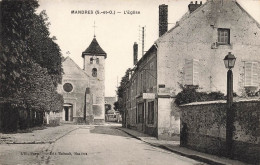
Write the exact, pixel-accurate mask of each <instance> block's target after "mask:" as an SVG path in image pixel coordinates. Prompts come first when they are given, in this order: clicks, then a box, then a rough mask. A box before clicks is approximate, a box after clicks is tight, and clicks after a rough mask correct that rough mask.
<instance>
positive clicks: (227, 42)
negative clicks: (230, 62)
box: [123, 0, 260, 139]
mask: <svg viewBox="0 0 260 165" xmlns="http://www.w3.org/2000/svg"><path fill="white" fill-rule="evenodd" d="M188 9H189V10H188V12H187V13H186V14H185V15H184V16H183V17H182V18H181V19H180V20H179V21H178V22H176V24H175V26H174V27H173V28H171V29H170V30H168V31H167V28H166V27H164V26H167V24H168V23H167V15H166V14H167V13H168V11H167V10H168V9H167V5H160V6H159V25H160V26H159V35H160V36H159V38H158V39H157V40H156V41H155V44H154V45H152V46H151V48H150V49H149V50H148V51H147V52H146V53H145V54H144V56H143V57H142V58H141V59H140V60H139V61H138V62H136V63H134V67H133V68H132V71H131V77H130V79H129V82H128V84H127V85H126V86H125V94H126V96H125V98H124V100H125V109H126V111H125V114H124V117H123V119H124V121H123V125H125V126H126V127H131V128H134V129H137V130H140V131H142V132H145V133H148V134H151V135H154V136H157V137H158V138H160V139H176V138H178V136H179V132H180V118H179V111H180V110H179V108H178V107H177V105H175V103H174V101H175V97H176V95H177V94H178V93H179V92H181V88H180V85H198V86H199V89H200V90H201V91H204V92H208V93H210V92H213V91H220V92H222V93H226V72H227V70H226V68H225V66H224V62H223V59H224V57H225V56H226V55H227V54H228V53H229V52H232V54H234V55H235V56H236V58H237V59H236V65H235V68H233V74H234V75H233V77H234V91H235V92H236V93H237V94H238V95H240V96H242V95H245V94H246V93H257V92H258V91H259V83H260V72H259V62H260V56H259V52H260V37H259V34H260V29H259V28H260V25H259V24H258V23H257V22H256V21H255V20H254V19H253V18H252V17H251V16H250V15H249V14H248V13H247V12H246V11H245V10H244V9H243V8H242V7H241V6H240V5H239V4H238V2H236V1H229V0H208V1H207V2H206V3H204V4H202V3H197V2H195V3H193V2H191V3H190V4H189V5H188ZM134 47H135V46H134ZM134 50H135V48H134ZM134 56H135V55H134ZM134 59H136V58H135V57H134Z"/></svg>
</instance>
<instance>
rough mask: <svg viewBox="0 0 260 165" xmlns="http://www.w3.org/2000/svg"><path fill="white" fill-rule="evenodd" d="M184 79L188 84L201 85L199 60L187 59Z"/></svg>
mask: <svg viewBox="0 0 260 165" xmlns="http://www.w3.org/2000/svg"><path fill="white" fill-rule="evenodd" d="M184 73H185V76H184V79H185V84H186V85H199V61H198V60H195V59H192V60H185V66H184Z"/></svg>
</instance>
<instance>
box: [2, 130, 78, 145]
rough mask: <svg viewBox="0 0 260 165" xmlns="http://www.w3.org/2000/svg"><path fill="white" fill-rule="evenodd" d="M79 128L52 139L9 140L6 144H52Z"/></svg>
mask: <svg viewBox="0 0 260 165" xmlns="http://www.w3.org/2000/svg"><path fill="white" fill-rule="evenodd" d="M77 129H79V127H77V128H74V129H72V130H69V131H68V132H66V133H64V134H62V135H61V136H58V137H56V138H54V140H50V141H28V142H7V143H5V144H46V143H50V144H51V143H54V142H56V141H57V140H59V139H61V138H63V137H64V136H66V135H68V134H69V133H71V132H72V131H75V130H77Z"/></svg>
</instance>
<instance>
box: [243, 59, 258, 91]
mask: <svg viewBox="0 0 260 165" xmlns="http://www.w3.org/2000/svg"><path fill="white" fill-rule="evenodd" d="M258 70H259V67H258V62H245V86H251V87H257V86H258V85H259V82H258Z"/></svg>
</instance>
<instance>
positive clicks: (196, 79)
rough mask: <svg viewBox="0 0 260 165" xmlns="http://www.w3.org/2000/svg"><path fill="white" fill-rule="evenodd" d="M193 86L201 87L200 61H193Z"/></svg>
mask: <svg viewBox="0 0 260 165" xmlns="http://www.w3.org/2000/svg"><path fill="white" fill-rule="evenodd" d="M193 85H199V61H198V60H193Z"/></svg>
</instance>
